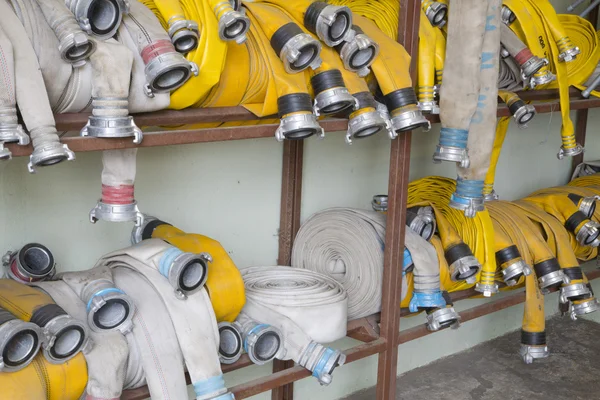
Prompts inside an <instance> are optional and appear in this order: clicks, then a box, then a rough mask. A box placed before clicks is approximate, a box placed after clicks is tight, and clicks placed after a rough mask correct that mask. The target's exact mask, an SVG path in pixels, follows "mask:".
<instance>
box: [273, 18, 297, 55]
mask: <svg viewBox="0 0 600 400" xmlns="http://www.w3.org/2000/svg"><path fill="white" fill-rule="evenodd" d="M301 33H304V31H303V30H302V28H300V27H299V26H298V24H296V23H295V22H289V23H287V24H285V25H283V26H282V27H281V28H279V29H277V31H275V33H274V34H273V36H271V47H272V48H273V50H275V54H277V56H278V57H279V54H281V49H283V46H285V44H286V43H287V42H289V41H290V40H291V39H292V38H293V37H294V36H297V35H299V34H301Z"/></svg>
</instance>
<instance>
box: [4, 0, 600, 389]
mask: <svg viewBox="0 0 600 400" xmlns="http://www.w3.org/2000/svg"><path fill="white" fill-rule="evenodd" d="M420 9H421V2H420V1H419V0H400V10H401V11H400V15H399V27H400V28H399V32H398V38H399V41H400V42H401V43H402V44H403V45H404V46H405V48H406V50H407V51H408V52H409V54H411V55H413V61H414V60H415V57H414V55H415V53H416V51H417V48H418V46H417V43H418V33H419V17H420V12H421V11H420ZM590 19H591V21H593V22H595V21H596V20H597V9H596V10H595V11H594V12H593V13H592V14H591V15H590ZM413 67H414V66H413ZM412 73H413V75H414V74H415V68H412ZM570 95H571V96H570V106H571V109H572V110H576V113H577V125H576V138H577V142H578V143H580V144H582V145H583V144H584V142H585V133H586V124H587V116H588V109H589V108H599V107H600V99H597V98H590V99H586V98H583V97H582V96H581V94H580V93H579V92H578V91H576V90H573V91H572V92H571V93H570ZM519 96H520V97H521V98H522V99H523V100H527V101H532V104H533V105H534V107H535V108H536V110H537V112H538V113H550V112H556V111H559V110H560V106H559V100H558V92H557V91H555V90H540V91H530V92H522V93H519ZM509 115H510V112H509V110H508V107H507V106H506V105H501V106H499V108H498V116H509ZM134 118H135V121H136V123H137V124H138V125H139V126H169V125H181V124H186V123H201V122H215V121H221V122H227V121H240V120H252V119H255V117H254V116H253V115H252V114H251V113H250V112H248V111H246V110H245V109H244V108H242V107H231V108H205V109H186V110H182V111H160V112H156V113H148V114H137V115H134ZM429 118H430V121H431V122H432V123H436V122H439V118H438V117H437V116H433V117H429ZM87 119H88V115H86V114H60V115H56V123H57V129H58V131H79V130H80V129H81V128H82V127H83V126H84V125H85V123H86V122H87ZM320 124H321V126H322V127H323V128H324V129H325V130H326V131H328V132H334V131H345V130H346V128H347V120H344V119H326V120H324V121H322V122H320ZM276 128H277V125H254V126H241V127H226V128H209V129H195V130H154V131H152V132H148V133H145V136H144V141H143V142H142V143H141V144H140V145H136V144H134V143H132V141H131V139H127V138H125V139H113V140H103V139H99V138H92V137H70V136H65V137H63V138H62V139H61V140H62V142H63V143H66V144H68V146H69V148H70V149H72V150H73V151H75V152H84V151H102V150H110V149H124V148H132V147H155V146H167V145H177V144H191V143H203V142H217V141H227V140H241V139H255V138H267V137H273V135H274V132H275V130H276ZM283 146H284V149H283V168H282V186H281V214H280V234H279V257H278V263H279V265H290V259H291V252H292V244H293V241H294V237H295V235H296V233H297V231H298V229H299V227H300V199H301V191H302V163H303V143H302V141H289V140H286V141H284V143H283ZM7 147H9V148H10V150H11V151H12V153H13V156H28V155H30V154H31V151H32V147H31V146H16V145H14V144H11V145H7ZM390 147H391V150H390V167H389V171H390V174H389V187H388V196H389V204H388V212H387V229H386V238H385V241H386V245H385V255H384V270H383V282H384V284H383V288H382V291H383V292H382V306H381V313H377V314H375V315H371V316H368V317H365V318H361V319H358V320H354V321H351V322H349V324H348V336H349V337H352V338H354V339H357V340H359V341H360V342H362V343H360V344H358V345H356V346H354V347H352V348H350V349H348V350H346V351H345V354H346V363H350V362H353V361H357V360H360V359H362V358H366V357H368V356H371V355H375V354H378V355H379V359H378V371H377V376H378V380H377V399H379V400H393V399H395V398H396V397H395V392H396V375H397V360H398V345H400V344H402V343H406V342H408V341H411V340H414V339H417V338H420V337H423V336H425V335H428V334H429V333H430V332H429V331H427V329H426V328H425V326H418V327H415V328H411V329H409V330H405V331H402V332H400V331H399V329H398V327H399V326H400V317H401V316H403V315H406V314H408V312H407V310H401V309H400V308H399V307H398V304H400V299H401V293H400V290H401V287H402V285H401V283H402V274H401V271H402V263H403V253H404V234H405V229H406V224H405V222H406V204H407V196H408V183H409V165H410V148H411V133H410V132H408V133H403V134H401V135H399V137H398V138H397V139H394V140H392V141H391V144H390ZM582 160H583V155H579V156H576V157H574V158H573V165H577V164H579V163H580V162H581V161H582ZM598 277H600V271H592V272H589V273H588V278H589V279H590V280H591V279H595V278H598ZM475 294H476V292H475V291H474V290H473V289H470V290H465V291H462V292H455V293H452V296H451V297H452V299H453V300H454V301H457V300H461V299H466V298H469V297H471V296H473V295H475ZM524 301H525V293H524V292H522V291H519V292H516V293H513V294H511V295H509V296H503V297H501V298H499V299H496V300H494V301H491V302H488V303H485V304H483V305H480V306H477V307H474V308H471V309H469V310H466V311H464V312H462V313H460V314H461V318H462V321H463V322H465V321H469V320H472V319H475V318H478V317H480V316H483V315H486V314H490V313H492V312H495V311H498V310H502V309H504V308H507V307H510V306H513V305H516V304H519V303H522V302H524ZM250 365H252V363H251V361H250V360H249V358H248V357H247V356H246V355H244V356H243V357H242V358H241V359H240V360H239V361H237V362H236V363H234V364H231V365H223V372H225V373H226V372H231V371H234V370H237V369H240V368H244V367H247V366H250ZM273 372H274V373H273V374H271V375H268V376H265V377H261V378H258V379H255V380H252V381H249V382H247V383H244V384H240V385H237V386H235V387H232V388H230V390H231V392H232V393H234V394H235V396H236V398H237V399H243V398H247V397H250V396H253V395H256V394H258V393H261V392H265V391H268V390H272V399H273V400H292V399H293V386H292V385H293V382H294V381H297V380H300V379H303V378H305V377H308V376H309V375H310V372H309V371H308V370H306V369H304V368H302V367H300V366H294V365H293V363H290V362H283V361H276V362H275V364H274V371H273ZM188 382H189V380H188ZM148 396H149V392H148V390H147V388H145V387H143V388H139V389H135V390H129V391H126V392H124V393H123V396H122V397H121V398H122V399H127V400H137V399H144V398H147V397H148Z"/></svg>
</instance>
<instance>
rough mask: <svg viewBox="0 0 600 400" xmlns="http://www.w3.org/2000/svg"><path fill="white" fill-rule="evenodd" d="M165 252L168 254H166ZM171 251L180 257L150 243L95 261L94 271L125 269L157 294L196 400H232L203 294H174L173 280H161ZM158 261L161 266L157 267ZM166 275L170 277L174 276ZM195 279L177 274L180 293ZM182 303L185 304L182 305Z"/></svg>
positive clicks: (214, 324) (212, 317)
mask: <svg viewBox="0 0 600 400" xmlns="http://www.w3.org/2000/svg"><path fill="white" fill-rule="evenodd" d="M165 249H166V250H171V251H165ZM172 249H174V250H176V251H177V252H179V253H181V251H180V250H178V249H175V248H173V247H172V246H170V245H168V244H166V243H165V242H163V241H162V240H158V239H149V240H145V241H143V242H141V243H139V244H137V245H135V246H133V247H130V248H126V249H123V250H118V251H116V252H113V253H111V254H108V255H106V256H104V257H103V258H102V259H101V260H99V261H98V263H97V264H96V268H98V267H103V266H107V267H110V268H113V269H114V268H128V269H130V270H133V271H137V272H138V273H140V274H142V275H143V276H144V277H146V279H147V280H148V281H149V282H150V283H151V284H152V286H153V287H154V288H155V290H156V291H157V292H158V293H159V295H160V297H161V298H162V300H163V302H164V304H165V306H166V309H167V311H168V313H169V315H170V316H171V321H172V322H173V326H174V327H175V332H176V334H177V339H178V342H179V345H180V347H181V349H182V352H183V355H184V360H185V364H186V367H187V370H188V372H189V374H190V378H191V380H192V384H193V385H194V389H195V392H196V398H198V399H212V398H218V397H219V396H222V397H224V398H228V399H229V398H233V395H231V394H230V393H229V392H228V391H227V389H226V388H225V386H224V381H223V377H222V372H221V367H220V363H219V357H218V349H219V345H218V340H219V332H218V328H217V322H216V319H215V315H214V311H213V309H212V307H211V305H210V299H209V297H208V294H207V293H206V290H204V289H203V288H201V289H200V291H198V292H196V293H195V294H193V295H190V296H181V294H180V293H178V292H177V291H174V290H173V283H174V282H173V279H167V278H165V276H164V275H165V273H167V272H168V271H167V270H166V267H168V266H169V265H172V264H173V263H172V262H169V260H172V256H173V254H174V253H175V251H173V250H172ZM161 259H162V260H163V263H160V260H161ZM175 261H177V259H175ZM157 262H158V263H159V264H160V265H161V266H163V268H161V271H159V270H157V269H155V265H156V264H157ZM182 264H183V263H182ZM163 271H164V272H163ZM169 271H173V272H175V271H176V270H173V269H172V268H171V269H170V270H169ZM193 271H197V269H195V268H192V270H191V271H190V272H193ZM167 274H168V275H169V277H172V276H173V275H172V274H169V273H167ZM197 277H198V275H197V274H193V275H192V276H191V277H190V276H187V275H186V274H180V278H182V280H183V284H184V287H183V289H185V288H186V287H188V285H190V287H191V286H192V285H193V284H196V283H197V282H198V279H197ZM187 278H194V279H187ZM193 289H195V288H193ZM193 289H192V290H193ZM183 299H185V301H182V300H183ZM192 310H193V311H192ZM190 313H192V314H190ZM199 338H201V340H202V341H203V343H204V345H203V346H198V345H197V341H198V339H199Z"/></svg>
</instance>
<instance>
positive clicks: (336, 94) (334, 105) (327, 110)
mask: <svg viewBox="0 0 600 400" xmlns="http://www.w3.org/2000/svg"><path fill="white" fill-rule="evenodd" d="M310 84H311V86H312V88H313V93H314V97H315V103H314V105H313V111H314V113H315V115H316V116H317V117H318V116H320V115H321V114H323V115H331V114H336V113H338V112H342V111H344V110H347V109H350V108H351V109H352V110H356V109H357V107H358V102H357V100H356V99H355V98H354V97H352V95H351V94H350V92H349V91H348V88H346V84H345V83H344V79H343V78H342V73H341V72H340V70H338V69H330V70H327V71H323V72H319V73H318V74H316V75H313V76H312V77H311V78H310Z"/></svg>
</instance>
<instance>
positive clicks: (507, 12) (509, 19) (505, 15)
mask: <svg viewBox="0 0 600 400" xmlns="http://www.w3.org/2000/svg"><path fill="white" fill-rule="evenodd" d="M516 19H517V16H516V15H515V13H514V12H512V10H511V9H510V8H508V7H507V6H505V5H503V6H502V10H501V11H500V20H501V21H502V22H503V23H504V24H506V25H510V24H512V23H513V22H515V20H516Z"/></svg>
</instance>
